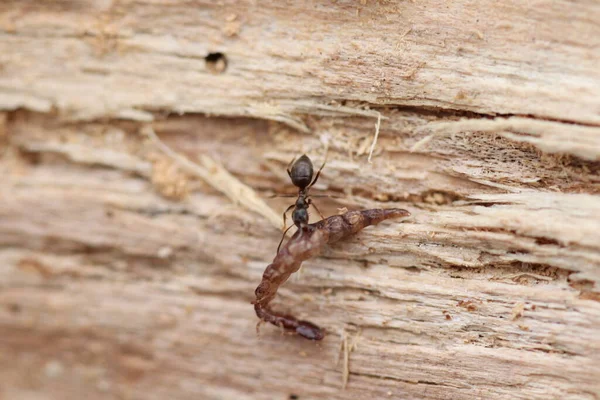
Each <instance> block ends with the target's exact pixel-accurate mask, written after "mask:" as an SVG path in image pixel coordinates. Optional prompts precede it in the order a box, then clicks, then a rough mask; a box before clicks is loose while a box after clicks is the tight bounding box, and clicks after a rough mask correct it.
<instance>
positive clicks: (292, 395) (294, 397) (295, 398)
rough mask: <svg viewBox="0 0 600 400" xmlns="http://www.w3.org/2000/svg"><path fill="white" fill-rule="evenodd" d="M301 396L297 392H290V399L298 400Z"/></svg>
mask: <svg viewBox="0 0 600 400" xmlns="http://www.w3.org/2000/svg"><path fill="white" fill-rule="evenodd" d="M299 398H300V397H299V396H298V395H297V394H290V400H298V399H299Z"/></svg>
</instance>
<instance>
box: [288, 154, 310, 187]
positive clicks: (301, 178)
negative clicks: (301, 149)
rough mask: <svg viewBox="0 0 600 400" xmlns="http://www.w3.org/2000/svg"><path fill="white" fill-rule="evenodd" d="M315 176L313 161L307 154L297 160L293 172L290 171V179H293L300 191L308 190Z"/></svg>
mask: <svg viewBox="0 0 600 400" xmlns="http://www.w3.org/2000/svg"><path fill="white" fill-rule="evenodd" d="M312 176H313V165H312V161H310V158H308V156H307V155H306V154H304V155H303V156H302V157H300V158H299V159H297V160H296V162H295V163H294V165H292V170H291V171H290V178H292V183H293V184H294V185H295V186H297V187H298V188H300V190H304V189H306V187H307V186H308V185H310V182H311V180H312Z"/></svg>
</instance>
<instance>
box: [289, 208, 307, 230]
mask: <svg viewBox="0 0 600 400" xmlns="http://www.w3.org/2000/svg"><path fill="white" fill-rule="evenodd" d="M292 220H293V221H294V225H296V226H297V227H298V228H302V227H303V226H304V225H308V211H307V210H306V208H298V207H296V209H295V210H294V212H293V213H292Z"/></svg>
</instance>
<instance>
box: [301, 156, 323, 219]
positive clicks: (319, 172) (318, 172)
mask: <svg viewBox="0 0 600 400" xmlns="http://www.w3.org/2000/svg"><path fill="white" fill-rule="evenodd" d="M326 163H327V156H325V161H323V165H321V168H319V170H318V171H317V176H315V179H314V180H313V181H312V182H311V184H310V185H308V187H307V188H306V189H309V188H311V187H312V185H314V184H315V183H317V179H319V175H321V170H322V169H323V167H324V166H325V164H326ZM319 214H320V213H319Z"/></svg>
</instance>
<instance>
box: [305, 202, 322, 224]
mask: <svg viewBox="0 0 600 400" xmlns="http://www.w3.org/2000/svg"><path fill="white" fill-rule="evenodd" d="M307 203H308V205H309V206H313V207H314V209H315V210H317V212H318V213H319V215H320V216H321V219H325V217H324V216H323V214H321V211H319V209H318V208H317V206H316V205H315V203H313V202H312V200H311V199H308V201H307Z"/></svg>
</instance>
